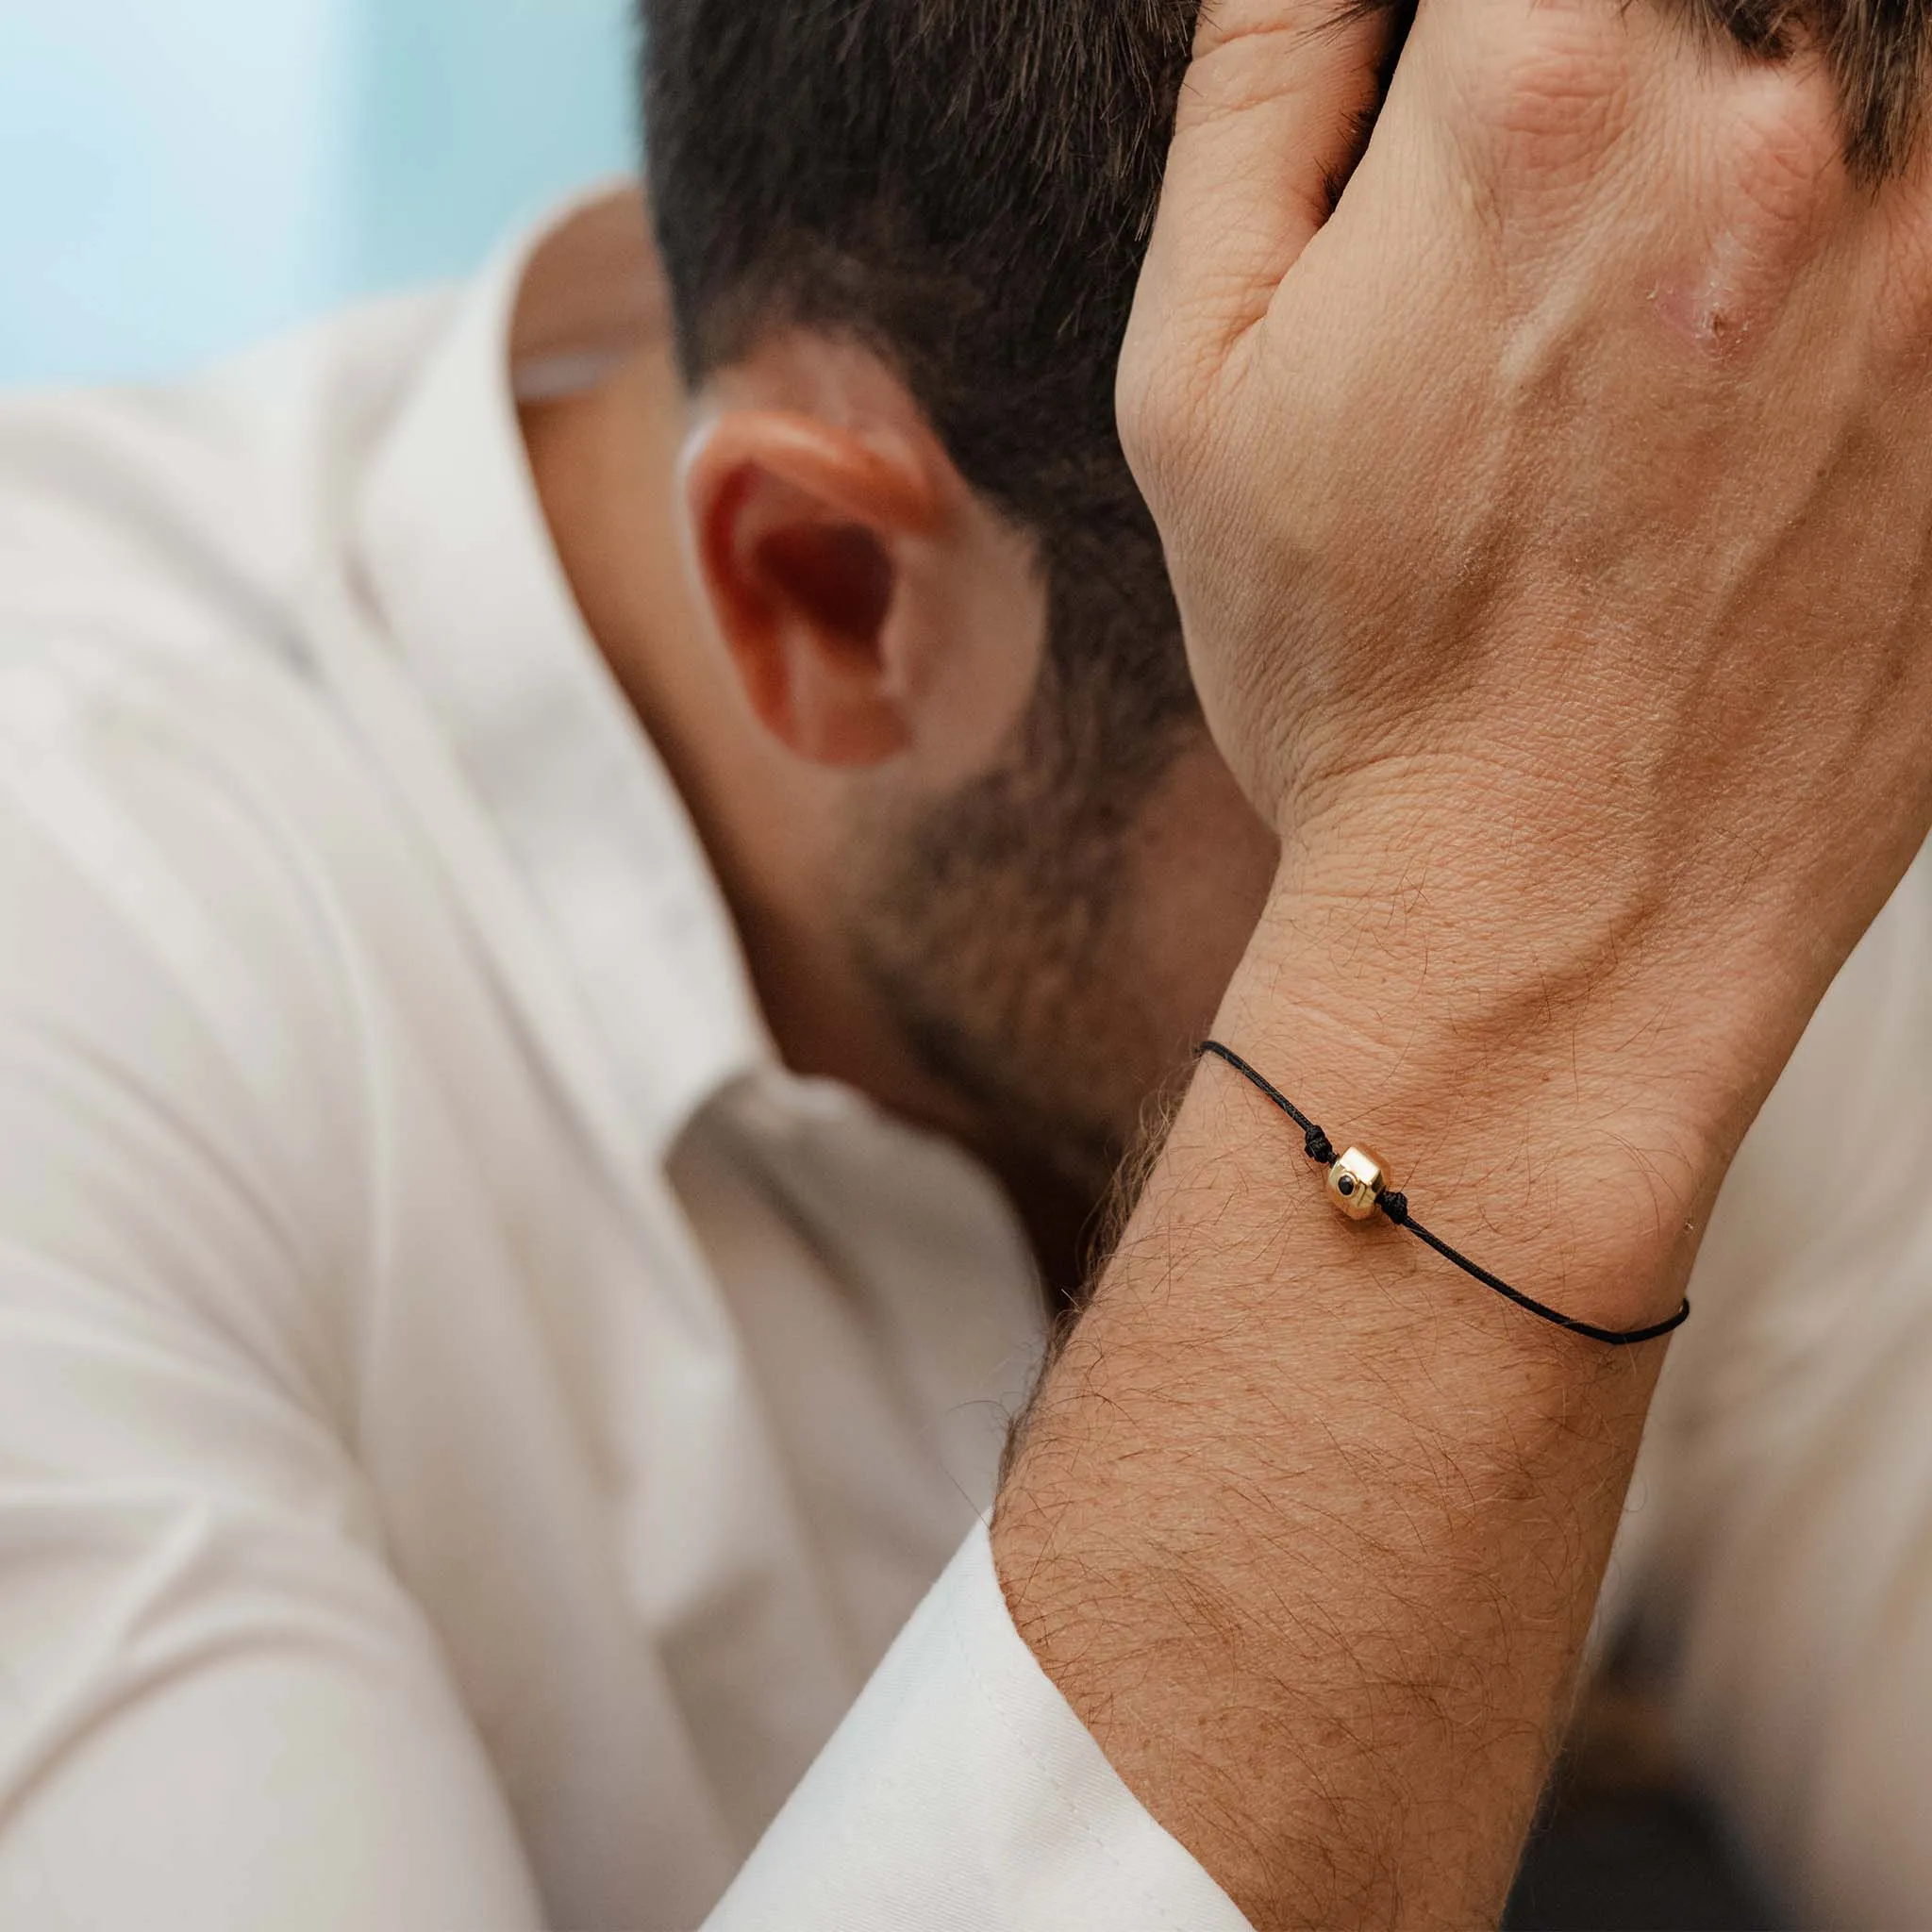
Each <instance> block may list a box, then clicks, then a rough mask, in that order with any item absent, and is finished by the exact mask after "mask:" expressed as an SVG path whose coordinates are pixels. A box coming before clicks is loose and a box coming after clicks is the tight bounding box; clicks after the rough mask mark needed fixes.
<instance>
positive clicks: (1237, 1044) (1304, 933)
mask: <svg viewBox="0 0 1932 1932" xmlns="http://www.w3.org/2000/svg"><path fill="white" fill-rule="evenodd" d="M1480 930H1481V925H1480V923H1478V922H1470V923H1468V924H1464V925H1463V926H1462V927H1461V928H1460V929H1452V930H1447V931H1443V930H1441V929H1440V928H1439V927H1437V926H1433V925H1432V926H1428V927H1424V925H1423V924H1422V922H1421V921H1420V920H1419V919H1418V918H1416V917H1415V916H1414V915H1413V914H1412V912H1411V913H1408V914H1407V915H1405V916H1400V917H1398V916H1396V915H1394V914H1392V913H1391V910H1390V909H1389V908H1388V907H1387V906H1386V904H1384V905H1377V904H1375V903H1374V902H1365V901H1359V900H1355V899H1352V898H1349V897H1347V896H1345V895H1338V894H1336V893H1335V892H1333V891H1314V890H1312V889H1311V887H1310V885H1309V882H1308V881H1307V878H1306V877H1305V876H1300V877H1287V876H1285V877H1284V880H1283V882H1282V884H1281V886H1280V887H1279V888H1278V889H1277V891H1276V893H1275V895H1274V898H1273V900H1272V901H1271V903H1270V906H1269V908H1268V911H1267V914H1266V915H1265V917H1264V918H1263V920H1262V922H1261V924H1260V927H1259V928H1258V929H1257V933H1256V936H1255V939H1254V941H1253V943H1252V945H1251V947H1250V949H1249V952H1248V954H1247V956H1246V958H1244V960H1243V962H1242V965H1241V969H1240V971H1239V972H1238V974H1237V975H1236V977H1235V980H1234V982H1233V984H1232V985H1231V987H1230V989H1229V991H1228V995H1227V998H1226V1001H1225V1002H1224V1007H1223V1010H1222V1013H1221V1015H1220V1018H1219V1020H1218V1021H1217V1027H1216V1033H1217V1038H1219V1039H1222V1040H1223V1041H1225V1042H1226V1043H1227V1044H1229V1045H1230V1046H1232V1047H1234V1048H1235V1050H1236V1051H1237V1052H1239V1053H1240V1054H1241V1056H1242V1057H1243V1058H1246V1059H1248V1060H1250V1061H1251V1062H1252V1063H1253V1064H1254V1065H1256V1066H1257V1068H1258V1069H1259V1070H1260V1071H1261V1072H1262V1073H1263V1074H1266V1075H1267V1077H1268V1078H1269V1079H1270V1080H1271V1081H1273V1082H1274V1084H1275V1085H1276V1086H1277V1087H1279V1088H1280V1089H1282V1090H1283V1091H1285V1092H1286V1093H1287V1094H1288V1096H1289V1097H1290V1098H1291V1100H1292V1101H1294V1103H1295V1104H1296V1105H1297V1106H1298V1107H1299V1108H1301V1109H1302V1111H1303V1112H1305V1113H1307V1114H1308V1115H1309V1116H1311V1117H1312V1118H1313V1119H1315V1120H1316V1121H1317V1122H1319V1123H1320V1124H1321V1125H1322V1126H1323V1127H1324V1129H1325V1130H1326V1132H1327V1134H1328V1136H1329V1138H1330V1139H1331V1140H1332V1141H1333V1142H1334V1145H1335V1148H1336V1150H1337V1151H1338V1152H1340V1151H1341V1150H1342V1149H1345V1148H1348V1147H1350V1146H1359V1147H1363V1148H1367V1149H1371V1150H1373V1152H1374V1154H1375V1155H1376V1156H1377V1157H1378V1158H1380V1160H1381V1161H1382V1162H1383V1164H1384V1165H1385V1167H1386V1169H1387V1171H1388V1174H1389V1177H1390V1185H1391V1188H1394V1189H1398V1190H1400V1191H1403V1192H1404V1193H1405V1194H1406V1195H1407V1199H1408V1202H1409V1204H1410V1207H1411V1208H1412V1209H1413V1211H1414V1214H1415V1216H1416V1218H1417V1219H1418V1220H1419V1221H1422V1222H1423V1223H1424V1224H1426V1225H1427V1226H1429V1227H1430V1228H1431V1229H1432V1230H1434V1231H1435V1232H1436V1233H1437V1234H1438V1235H1441V1237H1443V1238H1444V1239H1446V1240H1448V1241H1451V1242H1452V1243H1453V1244H1455V1245H1456V1246H1457V1247H1459V1248H1460V1249H1461V1250H1462V1251H1463V1252H1464V1253H1465V1254H1468V1255H1470V1256H1471V1257H1473V1258H1474V1259H1475V1260H1476V1261H1478V1262H1479V1263H1480V1264H1481V1265H1482V1266H1483V1267H1484V1268H1486V1269H1488V1270H1490V1271H1491V1273H1494V1274H1500V1275H1501V1276H1503V1277H1504V1278H1505V1279H1506V1280H1508V1281H1509V1282H1511V1283H1512V1284H1513V1285H1514V1286H1516V1287H1518V1288H1520V1289H1521V1290H1522V1291H1524V1293H1526V1294H1528V1295H1530V1296H1532V1297H1533V1298H1535V1299H1536V1300H1539V1301H1541V1302H1544V1303H1547V1304H1550V1305H1552V1306H1554V1307H1557V1308H1558V1309H1560V1310H1561V1311H1562V1312H1563V1313H1565V1314H1567V1315H1570V1316H1573V1317H1574V1318H1576V1319H1578V1320H1582V1321H1587V1322H1590V1323H1592V1324H1596V1325H1599V1326H1603V1327H1607V1328H1616V1329H1625V1328H1637V1327H1643V1326H1647V1325H1649V1324H1651V1323H1653V1322H1657V1321H1660V1320H1662V1319H1664V1318H1665V1317H1666V1316H1668V1315H1670V1314H1672V1313H1674V1311H1675V1309H1676V1307H1677V1306H1678V1303H1679V1300H1680V1298H1681V1294H1682V1289H1683V1283H1684V1281H1685V1279H1686V1278H1687V1277H1688V1274H1689V1272H1690V1267H1691V1260H1692V1259H1693V1258H1694V1257H1695V1253H1696V1249H1697V1246H1698V1243H1699V1241H1700V1240H1701V1237H1702V1232H1703V1228H1704V1225H1705V1223H1706V1220H1707V1214H1708V1210H1709V1207H1710V1204H1711V1203H1712V1201H1714V1199H1715V1197H1716V1194H1717V1191H1718V1188H1719V1186H1720V1184H1721V1183H1722V1180H1723V1177H1724V1172H1725V1170H1726V1168H1727V1166H1728V1163H1729V1159H1730V1157H1731V1154H1732V1153H1733V1152H1734V1151H1735V1147H1736V1144H1737V1141H1739V1140H1740V1138H1741V1135H1742V1130H1743V1125H1744V1124H1745V1123H1746V1122H1747V1121H1748V1119H1749V1117H1750V1114H1751V1112H1752V1111H1753V1110H1754V1109H1755V1107H1756V1105H1757V1099H1758V1098H1761V1095H1760V1094H1755V1093H1754V1092H1753V1091H1752V1083H1751V1079H1750V1077H1749V1075H1748V1074H1747V1072H1746V1071H1745V1068H1744V1062H1743V1060H1742V1058H1741V1057H1740V1055H1739V1054H1737V1052H1736V1051H1735V1050H1734V1048H1733V1047H1732V1046H1731V1045H1730V1044H1729V1043H1727V1042H1725V1041H1722V1040H1720V1039H1719V1038H1718V1037H1717V1033H1716V1032H1715V1031H1714V1030H1712V1029H1706V1030H1704V1031H1703V1032H1701V1033H1700V1032H1698V1031H1697V1029H1696V1025H1695V1022H1694V1020H1692V1019H1691V1018H1690V1017H1689V1015H1688V1012H1687V1010H1686V1008H1685V1007H1684V1003H1683V1002H1682V1001H1680V1000H1678V999H1676V997H1675V995H1674V991H1673V985H1674V981H1673V975H1672V974H1668V973H1667V972H1666V971H1665V970H1664V969H1663V966H1662V963H1661V962H1660V961H1659V960H1658V959H1657V958H1656V957H1655V951H1654V949H1653V948H1651V947H1650V946H1649V945H1648V944H1646V943H1642V942H1640V941H1633V938H1632V936H1631V935H1630V934H1629V933H1628V932H1627V931H1625V932H1623V933H1621V934H1618V935H1616V936H1614V937H1613V939H1612V940H1611V941H1609V942H1600V941H1599V940H1598V938H1597V937H1596V936H1595V935H1593V934H1591V933H1589V932H1588V931H1586V930H1584V929H1583V928H1582V927H1581V926H1579V927H1578V928H1576V929H1573V931H1572V932H1571V933H1569V934H1567V935H1557V934H1551V933H1547V932H1545V933H1544V934H1542V935H1541V943H1539V942H1538V941H1534V940H1532V941H1528V942H1527V943H1524V944H1523V945H1522V946H1521V947H1520V949H1514V950H1512V948H1510V947H1507V946H1504V945H1498V944H1493V943H1474V942H1473V941H1474V937H1475V935H1476V934H1477V933H1479V932H1480ZM1566 944H1567V945H1569V946H1570V947H1571V948H1572V949H1571V950H1570V951H1568V952H1564V951H1563V950H1562V948H1563V947H1564V946H1565V945H1566ZM1639 955H1641V956H1643V957H1644V958H1646V960H1647V961H1648V965H1647V967H1646V969H1645V970H1642V971H1639V970H1636V968H1635V967H1634V966H1633V963H1632V962H1633V959H1634V958H1636V957H1637V956H1639ZM1674 1009H1675V1012H1674ZM1766 1084H1768V1080H1767V1083H1766ZM1224 1104H1232V1105H1239V1106H1244V1107H1245V1106H1250V1105H1255V1106H1260V1107H1262V1108H1264V1109H1265V1108H1266V1103H1265V1102H1263V1101H1262V1100H1261V1098H1260V1096H1259V1095H1257V1094H1254V1093H1252V1092H1250V1093H1247V1094H1237V1095H1233V1096H1230V1097H1229V1098H1228V1099H1227V1100H1226V1101H1225V1103H1224ZM1275 1118H1276V1122H1277V1124H1278V1136H1279V1141H1280V1145H1281V1149H1282V1158H1283V1162H1284V1178H1285V1180H1286V1181H1287V1182H1288V1183H1289V1184H1290V1185H1306V1186H1307V1189H1308V1190H1309V1191H1310V1193H1311V1196H1313V1197H1314V1198H1317V1199H1319V1198H1320V1197H1321V1176H1320V1174H1318V1173H1316V1172H1315V1171H1314V1170H1312V1169H1310V1168H1309V1167H1308V1164H1307V1160H1306V1158H1305V1157H1304V1154H1303V1149H1302V1144H1301V1137H1300V1136H1299V1135H1298V1134H1297V1133H1296V1132H1295V1130H1294V1129H1293V1128H1292V1126H1291V1123H1290V1122H1289V1121H1288V1120H1287V1119H1286V1118H1285V1117H1281V1116H1279V1115H1277V1116H1276V1117H1275ZM1295 1170H1301V1172H1299V1173H1297V1172H1295ZM1444 1265H1445V1266H1446V1264H1444ZM1447 1285H1448V1284H1447V1283H1445V1286H1447ZM1463 1286H1464V1287H1471V1285H1469V1284H1466V1283H1465V1284H1463ZM1460 1291H1461V1289H1460V1288H1458V1289H1457V1292H1460ZM1471 1291H1472V1292H1475V1293H1477V1294H1480V1293H1481V1292H1482V1291H1480V1290H1479V1289H1474V1288H1473V1287H1471Z"/></svg>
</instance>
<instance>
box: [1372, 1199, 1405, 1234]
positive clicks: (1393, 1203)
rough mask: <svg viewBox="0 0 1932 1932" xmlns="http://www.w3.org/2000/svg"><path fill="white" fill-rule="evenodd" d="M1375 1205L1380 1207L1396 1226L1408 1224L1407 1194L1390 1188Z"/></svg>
mask: <svg viewBox="0 0 1932 1932" xmlns="http://www.w3.org/2000/svg"><path fill="white" fill-rule="evenodd" d="M1376 1205H1377V1206H1378V1207H1380V1208H1381V1210H1382V1212H1383V1213H1384V1214H1386V1215H1387V1216H1388V1217H1389V1219H1390V1220H1391V1221H1392V1222H1393V1223H1394V1224H1396V1226H1397V1227H1407V1225H1408V1196H1407V1194H1398V1193H1396V1192H1394V1191H1392V1190H1391V1191H1390V1192H1388V1193H1386V1194H1384V1195H1383V1196H1382V1197H1381V1200H1380V1201H1379V1202H1378V1203H1377V1204H1376Z"/></svg>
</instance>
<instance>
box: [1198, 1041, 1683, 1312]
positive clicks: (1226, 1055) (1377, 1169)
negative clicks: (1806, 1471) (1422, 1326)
mask: <svg viewBox="0 0 1932 1932" xmlns="http://www.w3.org/2000/svg"><path fill="white" fill-rule="evenodd" d="M1195 1057H1196V1058H1209V1057H1211V1058H1215V1059H1218V1060H1223V1061H1224V1062H1225V1063H1226V1064H1227V1065H1228V1066H1230V1067H1232V1068H1233V1069H1234V1070H1235V1072H1236V1073H1237V1074H1240V1075H1241V1078H1242V1079H1244V1080H1246V1081H1247V1082H1248V1083H1249V1085H1250V1086H1253V1087H1255V1088H1257V1089H1258V1090H1259V1091H1261V1092H1262V1093H1264V1094H1266V1095H1267V1097H1268V1098H1269V1099H1270V1100H1271V1101H1273V1102H1274V1105H1275V1106H1276V1107H1278V1108H1280V1109H1281V1111H1282V1112H1283V1113H1285V1114H1286V1115H1287V1116H1288V1117H1289V1119H1290V1120H1291V1121H1292V1122H1293V1123H1294V1124H1295V1125H1296V1126H1298V1127H1299V1128H1300V1129H1301V1130H1302V1142H1303V1145H1304V1146H1305V1147H1306V1148H1307V1156H1308V1158H1309V1159H1310V1160H1312V1161H1314V1162H1315V1164H1316V1165H1317V1166H1319V1167H1325V1168H1326V1169H1327V1170H1328V1198H1329V1199H1330V1200H1331V1201H1332V1202H1334V1204H1335V1205H1336V1207H1337V1208H1340V1209H1341V1212H1342V1213H1343V1214H1345V1215H1347V1217H1348V1218H1349V1220H1351V1221H1366V1220H1368V1218H1369V1217H1370V1215H1372V1214H1374V1213H1375V1212H1376V1211H1377V1210H1378V1209H1379V1210H1380V1211H1381V1213H1382V1214H1383V1215H1385V1216H1386V1217H1387V1218H1388V1219H1389V1220H1391V1221H1392V1222H1393V1223H1394V1224H1395V1225H1396V1226H1397V1227H1406V1228H1407V1230H1408V1231H1409V1233H1410V1234H1412V1235H1414V1236H1415V1238H1416V1240H1417V1241H1422V1242H1424V1244H1426V1245H1427V1246H1429V1247H1432V1248H1434V1249H1435V1251H1436V1252H1437V1254H1439V1255H1441V1257H1442V1258H1443V1259H1444V1260H1445V1261H1453V1262H1454V1263H1455V1264H1456V1266H1457V1267H1458V1268H1460V1269H1461V1270H1462V1272H1463V1273H1464V1274H1468V1275H1472V1276H1474V1278H1475V1279H1476V1280H1477V1281H1480V1282H1481V1283H1482V1285H1483V1286H1484V1287H1485V1288H1488V1289H1493V1290H1494V1291H1496V1293H1498V1294H1499V1295H1501V1296H1502V1297H1503V1298H1504V1299H1505V1300H1506V1301H1511V1302H1514V1303H1515V1304H1516V1306H1517V1307H1519V1308H1521V1309H1523V1310H1524V1313H1525V1314H1531V1315H1534V1316H1536V1317H1537V1319H1538V1320H1539V1321H1541V1322H1549V1323H1553V1324H1555V1325H1556V1326H1557V1327H1558V1328H1566V1329H1568V1330H1569V1331H1570V1333H1571V1334H1572V1335H1583V1336H1587V1337H1589V1339H1590V1340H1591V1341H1601V1342H1604V1343H1606V1344H1607V1345H1608V1346H1609V1347H1611V1348H1630V1347H1634V1346H1635V1345H1636V1343H1638V1342H1640V1341H1656V1340H1657V1337H1658V1336H1660V1335H1668V1334H1669V1333H1670V1332H1671V1331H1672V1329H1674V1328H1681V1327H1682V1326H1683V1325H1684V1324H1685V1323H1686V1322H1688V1321H1689V1320H1690V1319H1691V1304H1690V1302H1689V1301H1688V1300H1686V1302H1685V1303H1684V1306H1683V1307H1681V1308H1679V1309H1678V1310H1677V1312H1676V1313H1675V1314H1674V1315H1673V1316H1672V1317H1671V1318H1670V1320H1669V1321H1667V1322H1655V1323H1653V1324H1651V1325H1650V1326H1649V1327H1648V1328H1598V1327H1596V1326H1594V1325H1593V1324H1591V1323H1589V1322H1579V1321H1578V1320H1577V1319H1576V1318H1575V1317H1574V1315H1565V1314H1563V1313H1561V1312H1560V1311H1559V1310H1557V1309H1556V1308H1552V1307H1545V1306H1544V1304H1543V1303H1541V1302H1539V1301H1532V1300H1531V1299H1530V1297H1529V1296H1528V1295H1526V1294H1524V1292H1523V1291H1521V1290H1520V1289H1514V1288H1511V1287H1510V1286H1509V1284H1508V1283H1507V1281H1503V1280H1500V1279H1499V1278H1498V1277H1497V1276H1495V1275H1493V1274H1491V1273H1490V1272H1489V1270H1488V1269H1487V1268H1478V1267H1477V1266H1476V1264H1475V1263H1474V1261H1472V1260H1470V1259H1469V1257H1467V1256H1465V1255H1458V1254H1457V1252H1456V1250H1455V1249H1454V1248H1452V1247H1451V1246H1450V1245H1449V1243H1448V1242H1447V1241H1443V1240H1441V1238H1440V1237H1438V1236H1436V1235H1433V1234H1431V1233H1430V1232H1429V1230H1428V1229H1427V1228H1425V1227H1424V1225H1423V1224H1422V1223H1421V1222H1419V1221H1418V1220H1417V1219H1416V1218H1415V1216H1414V1215H1413V1214H1411V1213H1410V1212H1409V1211H1408V1197H1407V1195H1406V1194H1400V1193H1397V1192H1396V1191H1394V1190H1393V1189H1391V1187H1390V1185H1389V1176H1388V1174H1386V1173H1385V1172H1384V1170H1383V1167H1382V1163H1381V1162H1380V1161H1379V1160H1378V1159H1376V1158H1375V1157H1374V1155H1373V1154H1367V1153H1364V1152H1363V1151H1362V1149H1361V1148H1359V1147H1351V1148H1349V1149H1348V1150H1347V1151H1346V1152H1345V1153H1342V1154H1337V1153H1336V1151H1335V1146H1334V1143H1333V1142H1332V1141H1330V1140H1329V1139H1328V1136H1327V1135H1326V1134H1324V1132H1323V1131H1322V1129H1321V1128H1320V1127H1318V1126H1317V1125H1316V1124H1315V1123H1314V1122H1313V1121H1311V1120H1310V1119H1309V1118H1308V1117H1307V1114H1305V1113H1304V1112H1303V1111H1302V1110H1301V1108H1298V1107H1297V1106H1296V1105H1295V1104H1294V1102H1293V1101H1291V1100H1290V1099H1289V1098H1288V1096H1287V1095H1286V1094H1285V1093H1283V1092H1282V1091H1280V1090H1279V1089H1278V1088H1276V1087H1274V1085H1273V1084H1272V1083H1271V1082H1269V1081H1268V1080H1266V1079H1264V1078H1263V1077H1262V1075H1261V1074H1257V1072H1256V1071H1255V1069H1254V1068H1253V1067H1251V1066H1249V1064H1248V1063H1247V1061H1246V1060H1244V1059H1242V1058H1241V1055H1240V1054H1238V1053H1233V1052H1230V1051H1229V1050H1228V1048H1226V1047H1224V1046H1223V1045H1222V1043H1221V1042H1220V1041H1218V1040H1208V1041H1203V1042H1202V1043H1201V1045H1200V1047H1199V1048H1198V1049H1197V1052H1196V1056H1195Z"/></svg>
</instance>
